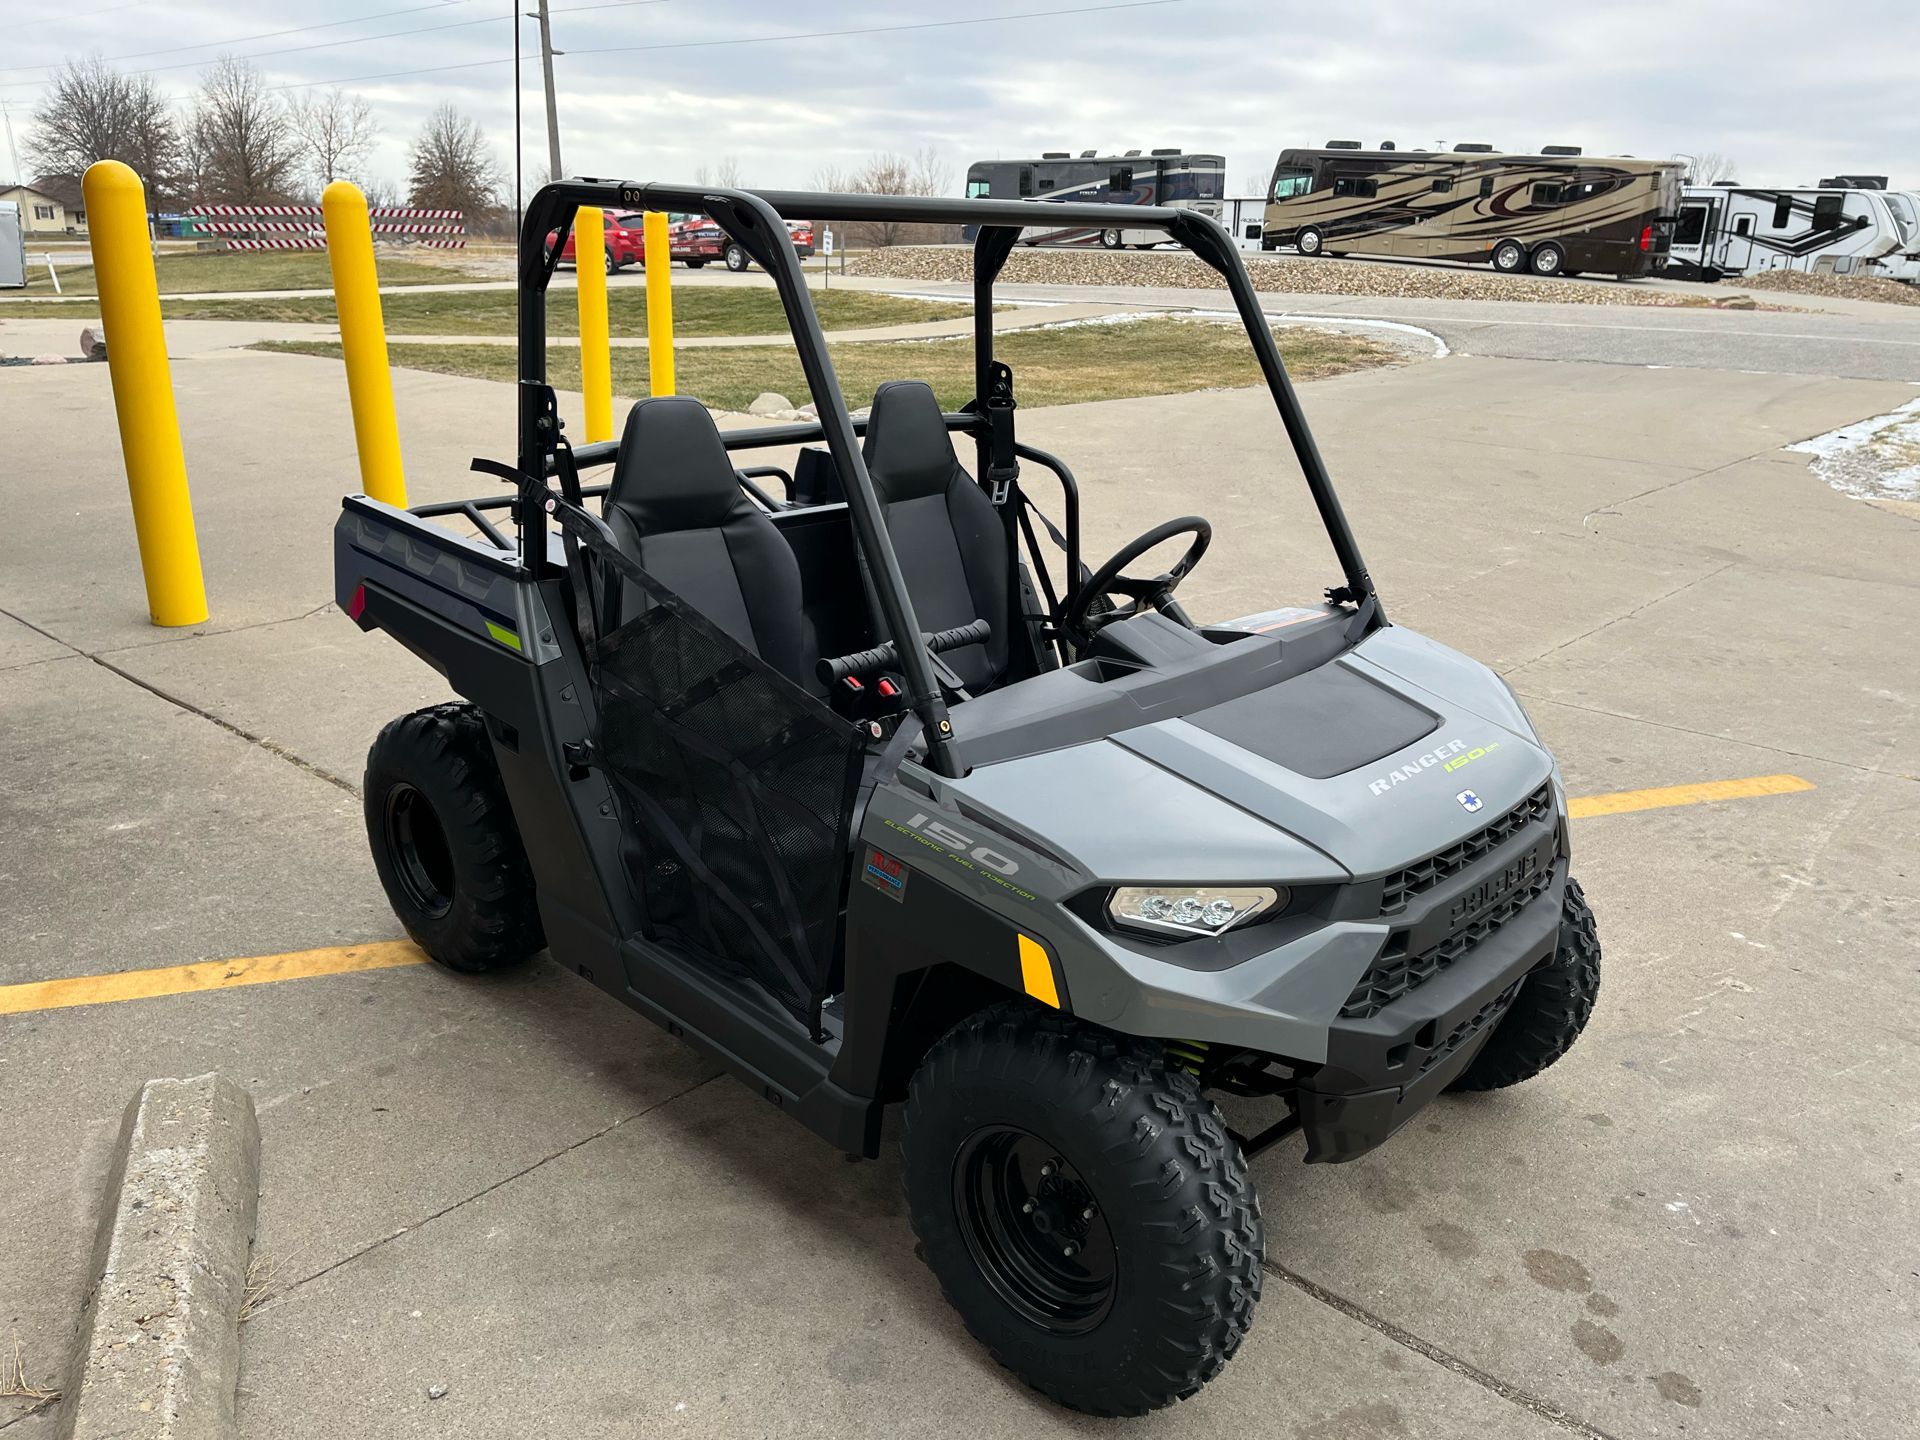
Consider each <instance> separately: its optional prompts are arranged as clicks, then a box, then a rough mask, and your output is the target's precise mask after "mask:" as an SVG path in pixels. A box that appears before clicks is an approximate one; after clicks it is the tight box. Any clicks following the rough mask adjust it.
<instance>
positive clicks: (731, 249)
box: [727, 245, 750, 275]
mask: <svg viewBox="0 0 1920 1440" xmlns="http://www.w3.org/2000/svg"><path fill="white" fill-rule="evenodd" d="M749 263H750V261H749V257H748V255H747V252H746V249H745V247H743V246H740V245H729V246H727V269H729V270H731V271H733V273H734V274H736V275H738V274H739V273H740V272H741V271H743V270H745V269H746V268H747V265H748V264H749Z"/></svg>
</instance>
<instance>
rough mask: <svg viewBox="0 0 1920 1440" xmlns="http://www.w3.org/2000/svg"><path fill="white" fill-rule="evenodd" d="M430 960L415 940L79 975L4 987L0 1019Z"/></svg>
mask: <svg viewBox="0 0 1920 1440" xmlns="http://www.w3.org/2000/svg"><path fill="white" fill-rule="evenodd" d="M426 963H427V957H426V956H425V955H423V954H421V953H420V951H419V950H418V949H417V948H416V947H415V946H414V944H413V942H412V941H411V940H384V941H380V942H377V943H375V944H371V945H336V946H334V947H332V948H331V949H327V950H295V951H293V952H292V953H290V954H286V955H250V956H247V957H246V958H244V959H240V960H203V961H201V962H199V963H198V964H194V965H171V966H168V967H167V968H165V969H162V970H125V971H122V972H121V973H120V974H118V975H76V976H74V977H73V978H72V979H70V980H33V981H29V982H28V983H26V984H24V985H0V1015H21V1014H25V1013H26V1012H27V1011H29V1010H64V1009H67V1008H68V1007H69V1006H74V1005H105V1004H108V1003H110V1002H112V1001H115V1000H151V999H153V998H154V997H156V996H159V995H187V994H191V993H193V992H195V991H200V990H226V989H231V988H232V987H234V986H236V985H267V984H271V983H272V982H274V981H276V980H304V979H307V978H309V977H310V976H314V975H351V974H353V973H354V972H355V971H360V970H390V969H392V968H393V967H394V966H396V965H424V964H426Z"/></svg>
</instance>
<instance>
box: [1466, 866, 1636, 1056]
mask: <svg viewBox="0 0 1920 1440" xmlns="http://www.w3.org/2000/svg"><path fill="white" fill-rule="evenodd" d="M1599 993H1600V935H1599V932H1598V931H1597V930H1596V929H1595V928H1594V923H1593V910H1592V908H1591V907H1589V906H1588V904H1587V897H1586V894H1585V892H1584V891H1582V890H1581V888H1580V882H1579V881H1578V880H1569V881H1567V898H1566V900H1565V901H1564V902H1563V903H1562V905H1561V908H1560V948H1559V949H1558V951H1556V952H1555V954H1554V957H1553V961H1552V963H1551V964H1549V965H1546V966H1543V967H1542V968H1540V969H1538V970H1535V971H1534V972H1533V973H1532V974H1531V975H1529V976H1527V978H1526V980H1525V981H1524V982H1522V984H1521V986H1520V993H1519V994H1518V995H1516V996H1515V997H1514V999H1513V1004H1512V1006H1511V1007H1510V1008H1509V1009H1508V1010H1507V1013H1506V1016H1505V1018H1503V1019H1502V1020H1501V1021H1500V1024H1499V1027H1498V1028H1497V1029H1496V1030H1495V1031H1494V1032H1493V1034H1492V1035H1491V1036H1489V1037H1488V1038H1487V1043H1486V1044H1485V1045H1483V1046H1482V1047H1481V1048H1480V1053H1479V1054H1478V1055H1476V1056H1474V1057H1473V1063H1472V1064H1470V1065H1468V1066H1467V1068H1466V1070H1465V1071H1464V1072H1462V1074H1461V1076H1460V1078H1459V1079H1458V1080H1455V1081H1454V1082H1453V1084H1452V1085H1450V1086H1448V1087H1447V1088H1448V1089H1450V1090H1500V1089H1504V1088H1505V1087H1507V1086H1508V1085H1518V1084H1519V1083H1520V1082H1521V1081H1522V1080H1531V1079H1532V1078H1533V1077H1534V1076H1536V1075H1538V1074H1539V1073H1540V1072H1541V1071H1542V1070H1544V1069H1546V1068H1547V1067H1548V1066H1549V1065H1551V1064H1553V1062H1554V1061H1556V1060H1558V1059H1559V1058H1560V1057H1561V1056H1562V1055H1564V1054H1566V1053H1567V1051H1568V1050H1570V1049H1572V1048H1573V1042H1574V1041H1575V1040H1577V1039H1579V1038H1580V1032H1581V1031H1582V1030H1584V1029H1586V1028H1587V1020H1588V1018H1589V1017H1590V1016H1592V1014H1593V1002H1594V999H1595V997H1596V996H1598V995H1599Z"/></svg>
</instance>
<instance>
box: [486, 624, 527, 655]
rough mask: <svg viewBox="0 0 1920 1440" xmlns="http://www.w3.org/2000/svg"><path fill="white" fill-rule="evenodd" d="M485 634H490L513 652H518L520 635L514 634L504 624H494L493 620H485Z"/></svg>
mask: <svg viewBox="0 0 1920 1440" xmlns="http://www.w3.org/2000/svg"><path fill="white" fill-rule="evenodd" d="M487 634H489V635H491V636H492V637H493V638H494V639H496V640H498V641H499V642H500V643H501V644H502V645H504V646H506V647H507V648H508V649H509V650H511V651H513V652H514V653H515V654H519V653H520V637H519V636H518V635H516V634H514V633H513V631H511V630H509V629H507V627H506V626H504V625H496V624H494V623H493V621H491V620H489V621H487Z"/></svg>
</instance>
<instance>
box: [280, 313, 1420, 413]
mask: <svg viewBox="0 0 1920 1440" xmlns="http://www.w3.org/2000/svg"><path fill="white" fill-rule="evenodd" d="M1275 333H1276V336H1277V338H1278V340H1279V344H1280V353H1281V354H1282V355H1283V356H1284V357H1285V359H1286V362H1287V369H1288V371H1289V372H1290V373H1291V374H1292V376H1293V378H1294V379H1295V380H1319V379H1324V378H1326V377H1327V376H1330V375H1340V374H1344V373H1346V372H1347V371H1350V370H1365V369H1371V368H1373V367H1375V366H1379V365H1387V364H1392V363H1394V362H1395V361H1396V360H1397V359H1398V358H1399V357H1398V353H1397V352H1396V351H1394V350H1393V349H1392V348H1391V347H1390V346H1387V345H1383V344H1381V343H1380V342H1378V341H1375V340H1368V339H1363V338H1360V337H1358V336H1352V335H1339V334H1334V333H1331V332H1328V331H1322V330H1303V329H1294V328H1288V329H1284V330H1280V331H1277V332H1275ZM256 348H258V349H263V350H277V351H282V352H292V353H296V354H302V355H324V356H333V357H336V358H337V357H338V356H339V354H340V347H339V346H338V345H337V344H326V343H319V342H309V341H288V342H280V343H268V344H264V345H261V346H258V347H256ZM828 349H829V351H830V352H831V354H832V357H833V364H834V369H835V370H836V371H837V372H838V373H839V377H840V390H841V394H842V395H844V396H845V397H846V400H847V403H848V404H849V405H851V406H854V407H859V406H862V405H865V404H867V403H868V402H869V401H870V400H871V399H872V396H873V392H874V390H875V389H876V388H877V387H878V386H879V385H880V384H881V383H882V382H883V381H887V380H898V379H906V378H912V379H919V380H925V381H927V382H928V383H929V384H931V385H932V386H933V388H934V390H935V392H936V393H937V394H938V395H939V397H940V402H941V404H942V405H944V406H946V407H947V408H948V409H955V408H957V407H959V406H960V405H961V404H963V403H965V402H966V400H967V399H968V398H969V397H970V396H971V395H972V393H973V341H972V339H971V338H970V337H969V338H964V339H954V340H921V341H857V342H850V343H843V344H838V345H830V346H829V347H828ZM387 353H388V357H389V359H390V360H391V362H392V363H393V364H394V365H395V366H396V367H400V368H404V369H413V370H430V371H434V372H436V373H439V374H445V375H467V376H472V377H474V378H477V379H482V380H508V381H510V380H512V379H514V378H515V357H514V352H513V349H512V347H511V346H505V345H405V344H398V345H390V346H389V347H388V352H387ZM994 353H995V355H996V357H997V358H999V359H1002V360H1005V361H1006V362H1007V363H1008V364H1010V365H1011V366H1013V369H1014V374H1015V375H1016V376H1017V377H1018V379H1017V381H1016V384H1017V386H1018V389H1019V395H1020V403H1021V404H1022V405H1024V406H1027V407H1029V408H1037V407H1040V406H1046V405H1073V404H1080V403H1083V402H1085V401H1090V400H1120V399H1126V398H1129V397H1132V396H1137V395H1177V394H1184V393H1186V392H1189V391H1193V390H1223V389H1238V388H1241V387H1244V386H1249V385H1257V384H1259V383H1260V370H1259V366H1258V365H1257V364H1256V363H1255V361H1254V358H1253V351H1252V349H1251V348H1250V347H1249V346H1248V344H1247V339H1246V336H1245V334H1244V333H1243V332H1241V331H1240V330H1239V329H1238V327H1236V326H1233V325H1223V324H1215V323H1212V322H1207V321H1189V320H1179V319H1172V318H1157V317H1156V318H1153V319H1146V320H1131V321H1126V322H1123V323H1119V324H1112V325H1081V326H1071V327H1068V326H1062V327H1060V328H1057V329H1051V330H1029V331H1024V332H1018V333H1014V334H1009V335H1003V336H1001V337H1000V338H999V339H998V341H997V342H996V343H995V347H994ZM547 363H548V368H549V378H550V379H551V380H552V381H553V383H554V384H555V385H557V386H559V387H560V388H562V389H578V388H579V385H580V357H579V354H578V352H577V351H572V350H567V349H555V350H552V351H549V352H548V357H547ZM675 369H676V370H677V372H678V385H679V390H680V393H682V394H683V395H693V396H697V397H698V398H699V399H701V400H703V401H705V402H706V403H707V404H708V405H710V406H713V407H714V408H716V409H721V410H744V409H745V408H746V407H747V405H748V404H749V403H750V402H751V401H752V400H753V398H754V397H755V396H756V395H759V394H761V393H762V392H764V391H772V392H773V393H775V394H778V395H784V396H786V397H787V398H788V399H789V400H791V401H793V402H794V403H795V404H800V403H804V402H805V401H806V400H807V399H808V398H809V395H808V390H807V386H806V381H805V378H804V377H803V376H802V374H801V370H800V359H799V356H798V355H796V354H794V353H793V352H792V351H791V350H787V349H785V348H775V347H772V346H737V347H727V346H704V347H701V348H698V349H687V350H682V351H680V353H679V354H678V355H677V356H676V357H675ZM613 388H614V391H615V393H616V394H620V395H632V396H642V395H645V394H647V393H648V388H647V355H646V352H645V351H644V350H615V351H614V352H613Z"/></svg>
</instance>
